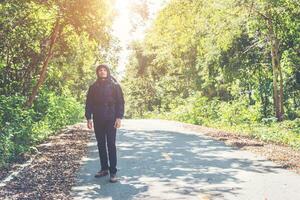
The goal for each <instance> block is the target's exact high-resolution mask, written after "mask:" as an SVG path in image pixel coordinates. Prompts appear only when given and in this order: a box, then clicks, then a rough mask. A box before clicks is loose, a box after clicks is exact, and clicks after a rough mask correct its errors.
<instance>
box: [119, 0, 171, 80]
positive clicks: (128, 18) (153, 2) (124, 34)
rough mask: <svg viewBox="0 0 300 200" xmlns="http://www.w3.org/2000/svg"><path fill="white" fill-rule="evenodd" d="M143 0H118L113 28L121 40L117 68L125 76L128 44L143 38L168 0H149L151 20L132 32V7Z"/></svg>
mask: <svg viewBox="0 0 300 200" xmlns="http://www.w3.org/2000/svg"><path fill="white" fill-rule="evenodd" d="M141 2H143V0H116V5H115V6H116V10H117V12H118V16H117V17H116V19H115V22H114V25H113V30H114V33H113V34H114V35H115V36H116V37H117V38H118V39H119V40H120V45H121V48H122V50H121V53H120V60H119V64H118V68H117V72H118V74H119V75H120V76H121V77H123V75H124V73H125V67H126V64H127V62H128V56H129V49H128V45H129V43H130V42H131V41H132V40H135V39H142V38H143V36H144V32H145V29H146V28H147V27H148V26H149V25H150V24H151V22H152V20H153V19H154V17H155V15H156V14H157V12H158V11H159V10H160V8H162V6H163V5H165V2H167V0H148V3H149V4H148V5H149V12H150V20H149V21H148V22H147V23H146V25H144V26H139V27H138V29H137V31H135V32H133V33H132V32H131V30H132V28H133V25H132V21H134V16H133V15H132V12H133V11H131V8H132V5H134V3H141Z"/></svg>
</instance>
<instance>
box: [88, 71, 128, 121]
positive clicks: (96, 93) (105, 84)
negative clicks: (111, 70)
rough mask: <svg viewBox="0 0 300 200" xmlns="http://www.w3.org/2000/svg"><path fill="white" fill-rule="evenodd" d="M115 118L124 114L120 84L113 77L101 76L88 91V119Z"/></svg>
mask: <svg viewBox="0 0 300 200" xmlns="http://www.w3.org/2000/svg"><path fill="white" fill-rule="evenodd" d="M92 116H93V119H96V120H115V119H116V118H123V116H124V97H123V91H122V89H121V86H120V84H119V83H118V82H117V81H116V80H115V79H114V78H113V77H112V76H110V75H109V76H108V78H106V79H105V80H100V79H99V78H98V79H97V81H95V82H94V83H93V84H92V85H91V86H90V87H89V90H88V92H87V96H86V104H85V117H86V119H91V118H92Z"/></svg>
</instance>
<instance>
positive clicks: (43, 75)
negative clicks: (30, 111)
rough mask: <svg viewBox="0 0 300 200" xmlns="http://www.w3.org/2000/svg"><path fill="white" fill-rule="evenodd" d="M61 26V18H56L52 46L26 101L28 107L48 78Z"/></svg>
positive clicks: (51, 40)
mask: <svg viewBox="0 0 300 200" xmlns="http://www.w3.org/2000/svg"><path fill="white" fill-rule="evenodd" d="M60 28H61V24H60V20H59V18H58V19H57V20H56V22H55V25H54V27H53V30H52V33H51V36H50V42H49V44H50V46H49V50H48V53H47V55H46V58H45V59H44V61H43V65H42V68H41V71H40V73H39V79H38V82H37V84H36V85H35V86H34V87H33V89H32V92H31V94H30V96H29V98H28V100H27V102H26V106H27V107H31V106H32V104H33V101H34V100H35V98H36V95H37V93H38V90H39V88H40V86H41V85H42V84H43V83H44V81H45V79H46V72H47V68H48V64H49V61H50V60H51V58H52V55H53V49H54V44H55V43H56V40H57V38H58V36H59V31H60Z"/></svg>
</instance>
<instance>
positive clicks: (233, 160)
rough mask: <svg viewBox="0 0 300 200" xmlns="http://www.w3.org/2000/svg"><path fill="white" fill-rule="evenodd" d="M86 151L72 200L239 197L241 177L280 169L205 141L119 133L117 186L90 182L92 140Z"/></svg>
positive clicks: (94, 165)
mask: <svg viewBox="0 0 300 200" xmlns="http://www.w3.org/2000/svg"><path fill="white" fill-rule="evenodd" d="M89 148H90V151H89V156H88V159H86V160H85V161H84V163H83V167H82V169H81V171H80V172H79V176H78V182H77V183H78V185H77V186H76V187H74V191H75V193H74V197H75V198H78V199H84V198H88V199H97V198H104V199H106V198H108V199H113V200H116V199H122V200H126V199H143V198H146V199H166V198H170V199H183V197H184V199H193V198H195V199H199V194H204V195H210V196H213V197H219V198H222V197H223V196H224V195H225V194H230V195H234V196H235V195H237V194H238V193H239V190H240V189H241V188H240V187H239V184H240V183H242V182H243V181H242V179H240V178H239V173H240V172H243V173H253V172H255V173H277V169H278V168H277V166H276V165H269V164H270V163H268V162H266V163H265V162H264V160H254V161H253V159H252V160H250V159H248V158H247V156H245V157H244V156H243V153H241V152H243V151H240V150H239V151H237V150H235V149H234V148H233V147H229V146H226V145H224V143H223V142H221V141H215V140H212V139H210V138H208V137H206V136H202V135H195V134H187V133H182V132H172V131H161V130H151V131H137V130H128V129H119V130H118V133H117V154H118V165H117V166H118V176H119V179H120V181H119V182H118V183H115V184H111V183H109V182H108V178H109V177H108V176H107V177H104V178H100V179H99V178H94V173H95V172H96V171H98V170H99V169H100V162H99V155H98V150H97V145H96V141H95V138H94V137H93V141H92V143H91V146H90V147H89ZM235 152H237V153H238V154H235ZM245 153H247V152H245ZM230 183H234V185H235V186H234V187H232V185H230Z"/></svg>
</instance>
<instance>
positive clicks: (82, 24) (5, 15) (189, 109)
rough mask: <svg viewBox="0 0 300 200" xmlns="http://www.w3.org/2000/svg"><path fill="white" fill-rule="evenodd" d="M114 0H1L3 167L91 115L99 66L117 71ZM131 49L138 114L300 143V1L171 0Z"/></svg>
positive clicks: (128, 82)
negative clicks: (90, 92)
mask: <svg viewBox="0 0 300 200" xmlns="http://www.w3.org/2000/svg"><path fill="white" fill-rule="evenodd" d="M113 4H114V1H112V0H89V1H83V0H69V1H67V0H22V1H19V0H6V1H1V4H0V27H1V28H0V41H1V42H0V166H2V165H5V164H6V163H8V162H13V161H14V160H17V159H19V158H20V157H21V156H22V155H23V154H24V153H26V152H30V151H34V149H35V147H34V146H35V145H36V144H38V143H39V142H41V141H43V140H45V139H46V138H47V137H49V136H50V135H52V134H54V133H55V132H56V131H57V130H59V129H61V128H62V127H64V126H66V125H69V124H75V123H77V122H80V121H83V120H84V101H85V96H86V90H87V88H88V86H89V85H90V84H91V83H92V82H93V81H94V79H95V65H96V64H97V63H103V62H105V63H108V64H109V65H110V66H111V69H112V73H113V74H115V73H116V67H117V63H118V53H119V50H120V49H119V44H118V39H117V38H115V37H114V36H113V35H112V34H111V29H112V22H113V19H114V17H115V11H114V9H113ZM137 12H140V14H141V15H142V14H143V12H144V11H143V10H141V11H137ZM130 50H131V54H130V57H129V60H128V64H127V65H126V71H125V75H124V78H123V79H122V80H121V81H120V84H121V85H122V88H123V90H124V95H125V109H126V110H125V117H126V118H127V119H130V118H160V119H170V120H177V121H182V122H187V123H192V124H197V125H203V126H207V127H214V128H220V129H223V130H228V131H234V132H238V133H240V134H247V135H250V136H251V137H255V138H257V139H260V140H263V141H269V142H275V143H279V144H286V145H289V146H292V147H293V148H296V149H300V110H299V108H300V2H299V1H298V0H222V1H218V0H206V1H204V0H170V1H169V2H168V3H167V4H166V5H165V6H164V7H163V8H162V9H161V10H160V11H159V13H158V14H157V16H156V18H155V19H154V21H153V23H152V25H151V27H150V28H149V29H147V31H146V33H145V37H144V38H143V39H137V40H134V41H132V42H131V43H130Z"/></svg>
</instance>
